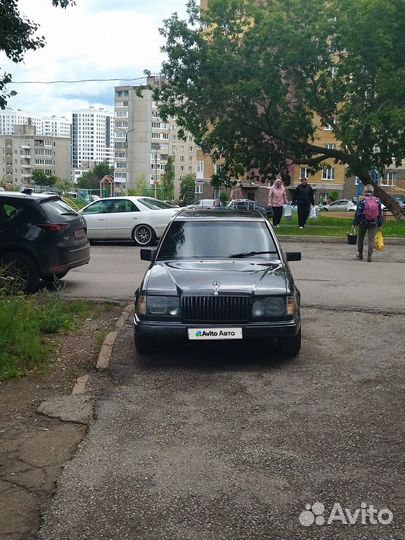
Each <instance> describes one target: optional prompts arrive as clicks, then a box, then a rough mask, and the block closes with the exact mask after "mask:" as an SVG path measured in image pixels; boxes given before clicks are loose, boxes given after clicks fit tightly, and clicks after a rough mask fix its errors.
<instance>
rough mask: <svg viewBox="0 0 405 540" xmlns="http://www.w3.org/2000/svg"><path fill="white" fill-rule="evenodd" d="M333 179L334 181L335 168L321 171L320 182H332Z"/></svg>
mask: <svg viewBox="0 0 405 540" xmlns="http://www.w3.org/2000/svg"><path fill="white" fill-rule="evenodd" d="M334 179H335V168H334V167H324V168H323V169H322V180H334Z"/></svg>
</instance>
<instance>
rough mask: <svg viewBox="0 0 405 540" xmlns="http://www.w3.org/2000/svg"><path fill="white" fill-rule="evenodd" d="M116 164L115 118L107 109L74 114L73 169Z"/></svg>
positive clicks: (90, 109)
mask: <svg viewBox="0 0 405 540" xmlns="http://www.w3.org/2000/svg"><path fill="white" fill-rule="evenodd" d="M102 161H106V162H107V163H108V164H109V165H113V163H114V116H113V113H112V112H110V111H108V110H106V109H95V108H94V107H90V108H88V109H81V110H77V111H73V113H72V167H73V168H80V167H82V165H83V163H89V162H91V163H101V162H102Z"/></svg>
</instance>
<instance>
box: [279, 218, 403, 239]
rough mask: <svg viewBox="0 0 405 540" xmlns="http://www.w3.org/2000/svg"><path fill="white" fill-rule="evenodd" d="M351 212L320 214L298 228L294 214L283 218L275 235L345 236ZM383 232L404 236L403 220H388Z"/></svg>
mask: <svg viewBox="0 0 405 540" xmlns="http://www.w3.org/2000/svg"><path fill="white" fill-rule="evenodd" d="M352 221H353V214H350V215H349V216H348V217H329V215H328V216H323V215H322V214H321V215H320V216H319V217H318V219H309V220H308V221H307V226H306V228H305V229H299V228H298V216H297V215H296V214H295V215H294V216H293V218H292V220H287V219H286V218H283V219H282V221H281V224H280V227H277V229H276V231H277V236H283V235H294V236H337V237H341V238H345V237H346V235H347V233H348V232H349V231H350V228H351V225H352ZM383 234H384V236H387V237H399V238H401V237H402V238H404V237H405V223H404V222H403V221H397V220H392V221H391V220H390V221H386V222H385V223H384V225H383Z"/></svg>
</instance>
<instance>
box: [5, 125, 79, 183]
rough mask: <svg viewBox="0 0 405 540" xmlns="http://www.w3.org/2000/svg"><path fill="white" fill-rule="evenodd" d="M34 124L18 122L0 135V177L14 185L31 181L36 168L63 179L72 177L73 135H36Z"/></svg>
mask: <svg viewBox="0 0 405 540" xmlns="http://www.w3.org/2000/svg"><path fill="white" fill-rule="evenodd" d="M35 131H36V130H35V126H32V125H29V124H27V125H18V126H17V127H16V129H15V133H14V134H12V135H0V180H1V182H2V183H6V184H10V185H12V186H15V187H20V186H25V185H29V184H31V183H32V173H33V171H34V170H42V171H44V172H45V174H47V175H49V176H57V177H58V178H61V179H62V180H66V179H68V178H69V177H70V149H71V145H70V138H68V137H51V136H49V135H48V136H47V135H36V133H35Z"/></svg>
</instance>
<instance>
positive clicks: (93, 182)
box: [77, 171, 100, 189]
mask: <svg viewBox="0 0 405 540" xmlns="http://www.w3.org/2000/svg"><path fill="white" fill-rule="evenodd" d="M77 185H78V186H79V188H81V189H99V188H100V180H99V178H98V177H97V176H96V175H95V174H94V172H93V171H88V172H85V173H84V174H82V176H81V177H80V178H79V180H78V181H77Z"/></svg>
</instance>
